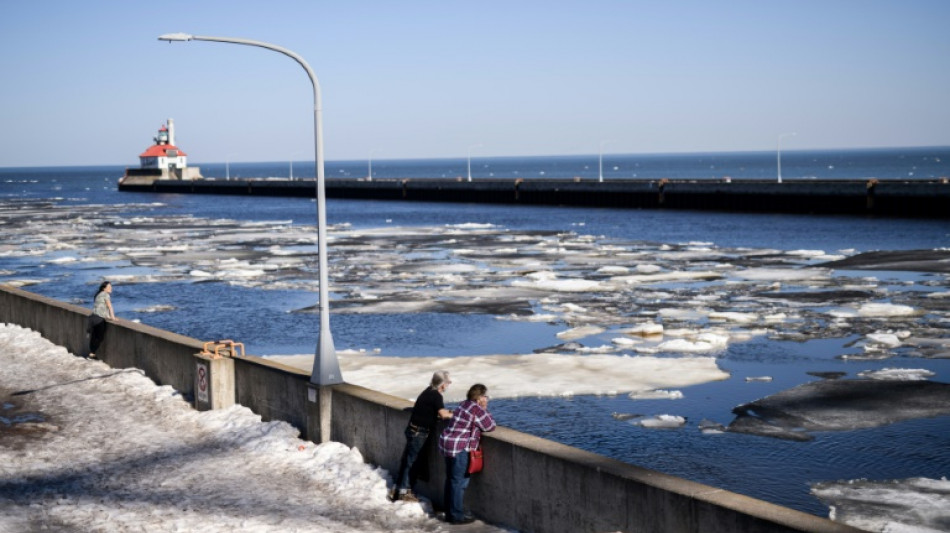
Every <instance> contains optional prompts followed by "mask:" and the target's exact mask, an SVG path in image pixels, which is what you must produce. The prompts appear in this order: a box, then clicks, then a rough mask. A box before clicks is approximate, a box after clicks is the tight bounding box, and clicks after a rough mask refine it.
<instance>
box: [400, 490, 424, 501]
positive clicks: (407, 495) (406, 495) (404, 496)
mask: <svg viewBox="0 0 950 533" xmlns="http://www.w3.org/2000/svg"><path fill="white" fill-rule="evenodd" d="M398 497H399V499H400V500H402V501H404V502H417V501H419V498H418V497H417V496H416V495H415V494H413V493H412V490H407V491H406V492H403V493H401V494H399V496H398Z"/></svg>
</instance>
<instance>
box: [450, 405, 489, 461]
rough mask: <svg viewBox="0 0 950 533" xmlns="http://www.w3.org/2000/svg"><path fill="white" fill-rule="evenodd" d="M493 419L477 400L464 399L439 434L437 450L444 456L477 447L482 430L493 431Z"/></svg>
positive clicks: (453, 455)
mask: <svg viewBox="0 0 950 533" xmlns="http://www.w3.org/2000/svg"><path fill="white" fill-rule="evenodd" d="M494 429H495V419H494V418H492V416H491V415H490V414H488V411H486V410H484V409H482V406H480V405H478V402H475V401H472V400H465V401H464V402H462V404H461V405H459V406H458V407H456V408H455V412H454V413H452V422H450V423H449V426H448V427H447V428H445V430H444V431H443V432H442V434H441V435H439V452H440V453H441V454H442V455H443V456H445V457H455V456H456V455H458V454H460V453H462V452H464V451H468V450H474V449H475V448H478V441H479V440H480V439H481V437H482V431H494Z"/></svg>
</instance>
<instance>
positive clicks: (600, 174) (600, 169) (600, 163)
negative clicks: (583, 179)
mask: <svg viewBox="0 0 950 533" xmlns="http://www.w3.org/2000/svg"><path fill="white" fill-rule="evenodd" d="M612 142H613V141H600V152H599V154H600V155H599V156H598V157H597V181H599V182H603V181H604V145H605V144H607V143H612Z"/></svg>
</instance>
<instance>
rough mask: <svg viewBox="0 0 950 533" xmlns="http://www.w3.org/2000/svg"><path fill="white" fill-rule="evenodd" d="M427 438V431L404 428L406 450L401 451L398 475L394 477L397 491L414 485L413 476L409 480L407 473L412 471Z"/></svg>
mask: <svg viewBox="0 0 950 533" xmlns="http://www.w3.org/2000/svg"><path fill="white" fill-rule="evenodd" d="M428 437H429V430H427V429H425V428H419V429H412V428H411V427H407V428H406V448H405V449H404V450H403V451H402V460H401V461H399V474H398V475H397V476H396V489H397V490H401V489H411V488H412V485H413V484H415V482H416V480H415V479H414V478H415V476H413V479H410V478H409V473H410V471H412V465H413V464H415V462H416V459H417V458H418V457H419V452H421V451H422V447H423V446H425V444H426V439H427V438H428Z"/></svg>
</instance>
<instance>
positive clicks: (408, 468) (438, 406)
mask: <svg viewBox="0 0 950 533" xmlns="http://www.w3.org/2000/svg"><path fill="white" fill-rule="evenodd" d="M451 384H452V380H451V379H449V373H448V372H446V371H445V370H439V371H438V372H436V373H434V374H432V381H430V382H429V386H428V387H426V390H424V391H422V393H421V394H419V397H418V398H417V399H416V403H415V405H413V406H412V415H410V417H409V425H408V426H406V447H405V448H404V449H403V452H402V459H401V460H400V461H399V474H398V475H397V476H396V479H395V480H394V481H395V486H394V487H393V492H392V494H391V495H390V498H391V499H392V500H393V501H397V500H403V501H410V502H417V501H419V499H418V498H417V497H416V495H415V494H413V492H412V486H413V485H415V483H416V473H415V472H416V469H414V468H413V465H414V464H415V463H416V460H417V459H418V458H419V456H420V454H421V452H422V450H423V449H424V448H425V444H426V441H427V440H428V438H429V434H430V433H432V430H433V429H434V428H435V424H436V422H437V421H438V420H439V419H443V420H444V419H448V418H452V412H451V411H449V410H448V409H446V408H445V402H444V400H443V398H442V395H443V394H444V393H445V390H446V389H447V388H449V385H451Z"/></svg>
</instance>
